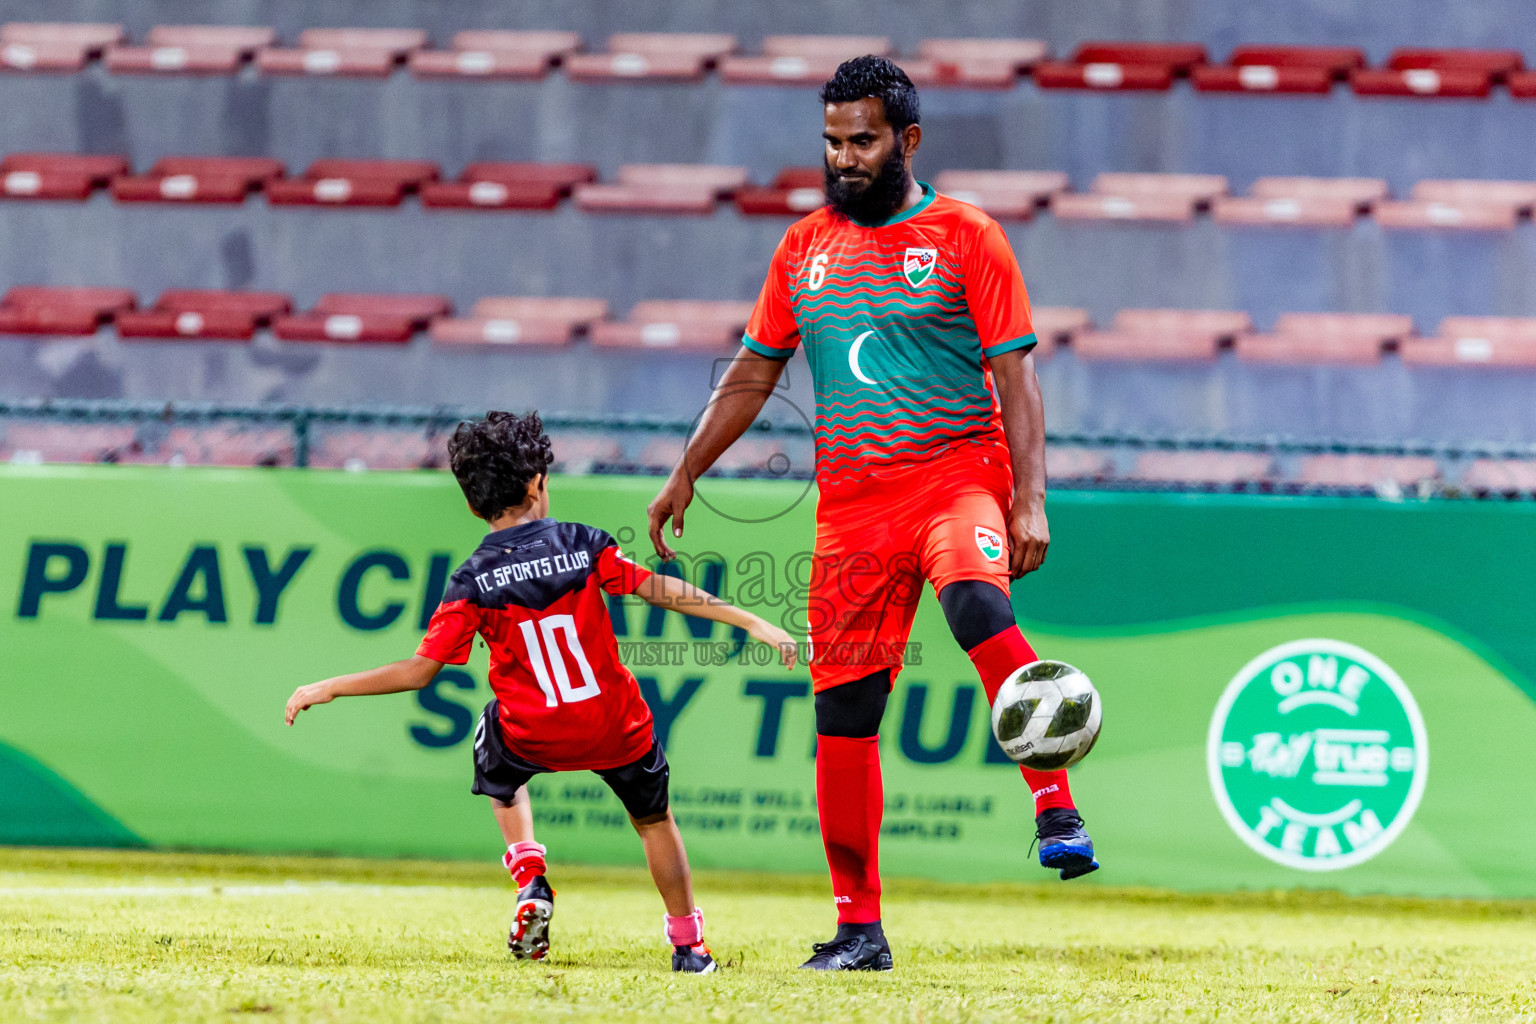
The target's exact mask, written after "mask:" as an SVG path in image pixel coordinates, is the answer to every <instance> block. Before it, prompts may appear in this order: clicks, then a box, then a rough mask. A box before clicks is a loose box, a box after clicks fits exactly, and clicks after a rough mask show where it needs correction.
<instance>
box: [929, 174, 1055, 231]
mask: <svg viewBox="0 0 1536 1024" xmlns="http://www.w3.org/2000/svg"><path fill="white" fill-rule="evenodd" d="M933 187H934V188H936V189H938V190H939V191H940V192H942V193H944V194H945V195H947V196H951V197H953V198H955V199H959V200H960V201H962V202H966V203H970V204H972V205H973V206H977V207H980V208H981V209H982V210H985V211H986V212H987V213H988V214H989V215H991V216H992V217H995V218H997V219H998V220H1028V219H1029V218H1030V217H1032V216H1033V215H1034V212H1035V210H1036V209H1037V208H1038V207H1040V206H1043V205H1045V203H1046V202H1047V201H1048V200H1049V199H1051V198H1052V197H1053V196H1056V195H1058V194H1059V193H1062V192H1065V191H1066V190H1067V189H1068V188H1070V187H1071V182H1070V181H1069V180H1068V179H1067V175H1066V173H1065V172H1064V171H940V172H939V173H938V174H937V175H935V176H934V179H933Z"/></svg>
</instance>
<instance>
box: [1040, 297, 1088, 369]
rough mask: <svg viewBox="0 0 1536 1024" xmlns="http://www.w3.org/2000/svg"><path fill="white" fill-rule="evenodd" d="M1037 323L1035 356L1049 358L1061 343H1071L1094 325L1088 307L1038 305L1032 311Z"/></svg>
mask: <svg viewBox="0 0 1536 1024" xmlns="http://www.w3.org/2000/svg"><path fill="white" fill-rule="evenodd" d="M1030 315H1031V317H1032V319H1033V320H1034V324H1035V337H1036V338H1038V339H1039V341H1038V343H1037V344H1036V345H1035V350H1034V352H1035V358H1036V359H1037V360H1038V359H1048V358H1049V357H1050V355H1051V353H1052V352H1054V351H1055V350H1056V348H1057V346H1059V345H1069V344H1071V343H1072V339H1073V338H1075V337H1077V335H1078V334H1080V333H1082V332H1083V331H1086V330H1088V329H1089V328H1090V327H1092V326H1093V320H1092V319H1091V318H1090V317H1089V316H1088V311H1087V310H1086V309H1072V308H1068V307H1064V306H1036V307H1035V308H1034V309H1033V310H1031V311H1030Z"/></svg>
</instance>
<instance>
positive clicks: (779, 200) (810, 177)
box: [731, 167, 827, 216]
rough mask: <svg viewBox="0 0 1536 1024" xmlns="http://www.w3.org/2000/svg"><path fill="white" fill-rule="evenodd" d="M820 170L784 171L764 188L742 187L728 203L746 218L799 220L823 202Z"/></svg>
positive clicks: (822, 178) (756, 186)
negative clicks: (798, 218)
mask: <svg viewBox="0 0 1536 1024" xmlns="http://www.w3.org/2000/svg"><path fill="white" fill-rule="evenodd" d="M824 173H825V172H823V170H822V169H821V168H820V167H786V168H784V169H783V170H781V171H780V172H779V173H778V174H776V175H774V177H773V181H772V182H771V183H769V184H768V185H743V186H741V187H740V188H738V189H736V191H735V193H734V194H733V195H732V196H731V199H732V201H733V202H735V204H736V209H738V210H740V211H741V212H742V213H744V214H748V215H767V216H803V215H804V214H807V213H810V212H811V211H812V210H815V209H819V208H820V207H821V205H822V204H823V203H825V202H826V199H827V197H826V192H825V191H824Z"/></svg>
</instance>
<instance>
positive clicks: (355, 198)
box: [266, 160, 438, 206]
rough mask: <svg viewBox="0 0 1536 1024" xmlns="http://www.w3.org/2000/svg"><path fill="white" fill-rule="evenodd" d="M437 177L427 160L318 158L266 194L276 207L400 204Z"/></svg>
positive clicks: (274, 183)
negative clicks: (298, 175) (300, 173)
mask: <svg viewBox="0 0 1536 1024" xmlns="http://www.w3.org/2000/svg"><path fill="white" fill-rule="evenodd" d="M437 178H438V168H437V165H436V164H435V163H432V162H430V161H427V160H316V161H315V162H314V163H312V164H310V165H309V169H308V170H306V171H305V172H304V175H303V177H300V178H291V179H287V180H283V181H271V182H268V183H267V186H266V193H267V201H268V202H270V203H271V204H272V205H274V206H398V205H400V201H401V199H403V198H404V196H405V194H406V193H407V192H414V191H416V190H417V189H418V188H420V187H421V186H422V185H423V184H425V183H426V182H430V181H436V180H437Z"/></svg>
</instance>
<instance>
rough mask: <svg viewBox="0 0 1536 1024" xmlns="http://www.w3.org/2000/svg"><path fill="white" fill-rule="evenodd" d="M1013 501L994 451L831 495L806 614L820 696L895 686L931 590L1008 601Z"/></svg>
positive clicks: (825, 494)
mask: <svg viewBox="0 0 1536 1024" xmlns="http://www.w3.org/2000/svg"><path fill="white" fill-rule="evenodd" d="M1012 500H1013V473H1012V470H1011V469H1010V468H1009V465H1008V462H1007V452H1006V451H1005V450H1003V451H1000V450H999V449H995V448H986V449H980V450H974V449H973V450H968V451H961V452H955V453H951V454H949V455H946V456H943V457H942V458H940V459H936V460H934V461H931V462H926V463H923V464H921V465H917V466H913V467H911V468H909V469H902V470H899V471H897V472H895V473H891V474H886V475H882V476H879V477H872V478H868V479H864V480H860V481H859V482H858V483H856V484H850V485H849V486H846V487H840V488H829V489H824V490H823V491H822V492H821V496H820V499H819V500H818V502H817V505H816V552H815V559H814V561H813V563H812V574H811V581H810V588H809V589H810V599H809V608H808V618H809V623H810V639H811V657H810V669H811V684H812V686H813V688H814V689H815V690H816V692H818V693H819V692H821V691H822V690H825V689H827V688H829V687H832V686H837V685H839V684H840V683H848V682H852V681H853V680H855V679H862V678H864V677H865V676H867V675H870V674H872V673H874V672H878V671H880V670H881V669H885V668H889V669H890V671H891V679H892V681H894V680H895V678H896V674H897V673H898V672H899V671H900V670H901V664H902V654H903V652H904V650H905V648H906V643H907V635H908V634H909V633H910V632H911V630H912V617H913V616H914V615H915V614H916V612H917V602H918V598H919V597H921V596H922V588H923V581H924V580H927V581H928V582H929V583H931V584H933V589H934V592H935V593H938V592H939V591H941V590H943V589H944V587H945V586H946V585H948V584H950V583H953V582H955V581H956V580H986V581H988V582H990V583H993V584H995V585H996V586H997V587H998V589H1000V590H1001V591H1002V592H1003V593H1004V594H1006V593H1008V528H1007V519H1006V515H1007V510H1008V507H1009V504H1010V503H1011V502H1012Z"/></svg>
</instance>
